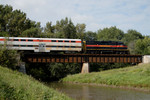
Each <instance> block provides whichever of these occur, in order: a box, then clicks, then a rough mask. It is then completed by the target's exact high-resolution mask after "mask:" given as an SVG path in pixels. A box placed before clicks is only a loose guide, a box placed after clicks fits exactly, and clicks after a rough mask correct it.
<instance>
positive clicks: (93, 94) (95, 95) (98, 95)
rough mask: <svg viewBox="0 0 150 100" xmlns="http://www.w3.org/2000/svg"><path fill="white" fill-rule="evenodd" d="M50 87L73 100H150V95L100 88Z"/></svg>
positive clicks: (55, 85)
mask: <svg viewBox="0 0 150 100" xmlns="http://www.w3.org/2000/svg"><path fill="white" fill-rule="evenodd" d="M49 86H50V87H52V88H54V89H56V90H58V91H60V92H62V93H65V94H66V95H68V96H69V97H71V98H73V99H75V100H150V93H144V92H139V91H133V90H124V89H116V88H108V87H100V86H90V85H80V84H68V83H50V84H49Z"/></svg>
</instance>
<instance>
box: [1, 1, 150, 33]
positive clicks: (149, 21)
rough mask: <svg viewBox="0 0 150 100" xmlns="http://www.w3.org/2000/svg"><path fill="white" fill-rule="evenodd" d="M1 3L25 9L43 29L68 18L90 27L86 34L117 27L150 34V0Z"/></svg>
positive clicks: (75, 22)
mask: <svg viewBox="0 0 150 100" xmlns="http://www.w3.org/2000/svg"><path fill="white" fill-rule="evenodd" d="M0 4H9V5H11V6H13V8H14V9H21V10H22V11H23V12H25V13H26V14H27V17H28V18H30V19H31V20H34V21H37V22H41V25H42V26H45V24H46V22H52V24H56V21H57V20H61V19H64V18H65V17H68V18H71V20H72V21H73V23H74V24H75V25H76V24H77V23H84V24H86V31H94V32H95V31H97V30H99V29H103V28H106V27H111V26H116V27H117V28H119V29H121V30H123V31H124V32H127V30H128V29H135V30H137V31H138V32H140V33H142V34H143V35H150V0H0Z"/></svg>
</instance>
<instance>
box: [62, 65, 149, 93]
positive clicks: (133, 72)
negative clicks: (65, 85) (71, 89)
mask: <svg viewBox="0 0 150 100" xmlns="http://www.w3.org/2000/svg"><path fill="white" fill-rule="evenodd" d="M62 81H63V82H74V83H94V84H103V85H112V86H118V87H119V86H123V87H131V88H139V89H144V90H148V91H150V64H140V65H137V66H132V67H126V68H120V69H113V70H108V71H102V72H93V73H89V74H76V75H68V76H67V77H66V78H64V79H62Z"/></svg>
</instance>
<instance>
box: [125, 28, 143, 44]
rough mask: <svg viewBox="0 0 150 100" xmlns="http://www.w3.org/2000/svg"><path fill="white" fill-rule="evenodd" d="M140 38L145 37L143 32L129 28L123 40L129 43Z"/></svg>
mask: <svg viewBox="0 0 150 100" xmlns="http://www.w3.org/2000/svg"><path fill="white" fill-rule="evenodd" d="M138 39H143V36H142V34H141V33H139V32H137V31H136V30H128V31H127V33H126V34H125V35H124V37H123V39H122V41H123V42H124V43H125V44H129V43H130V42H134V41H136V40H138Z"/></svg>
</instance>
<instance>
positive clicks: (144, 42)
mask: <svg viewBox="0 0 150 100" xmlns="http://www.w3.org/2000/svg"><path fill="white" fill-rule="evenodd" d="M135 53H136V54H143V55H149V54H150V38H149V37H145V38H144V39H139V40H137V41H136V45H135Z"/></svg>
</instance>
